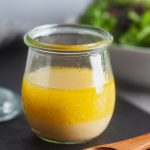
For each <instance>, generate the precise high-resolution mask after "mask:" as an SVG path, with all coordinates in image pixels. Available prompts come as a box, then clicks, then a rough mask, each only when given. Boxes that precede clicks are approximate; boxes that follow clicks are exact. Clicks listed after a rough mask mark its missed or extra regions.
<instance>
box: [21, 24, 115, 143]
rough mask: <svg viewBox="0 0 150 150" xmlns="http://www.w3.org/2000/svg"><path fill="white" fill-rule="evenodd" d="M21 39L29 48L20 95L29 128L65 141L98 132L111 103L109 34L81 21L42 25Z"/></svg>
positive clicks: (105, 122)
mask: <svg viewBox="0 0 150 150" xmlns="http://www.w3.org/2000/svg"><path fill="white" fill-rule="evenodd" d="M24 41H25V43H26V45H28V46H29V52H28V58H27V63H26V69H25V74H24V78H23V86H22V98H23V106H24V113H25V116H26V118H27V120H28V122H29V124H30V126H31V128H32V130H33V132H34V133H35V134H36V135H37V136H39V137H40V138H41V139H44V140H46V141H49V142H55V143H66V144H71V143H82V142H85V141H89V140H91V139H93V138H95V137H97V136H99V135H100V134H101V133H102V132H103V131H104V130H105V128H106V127H107V125H108V124H109V122H110V119H111V117H112V114H113V110H114V105H115V86H114V78H113V74H112V70H111V65H110V60H109V55H108V51H107V47H108V46H109V45H110V44H111V43H112V36H111V35H110V34H109V33H108V32H106V31H104V30H102V29H100V28H96V27H91V26H85V25H43V26H40V27H37V28H35V29H33V30H32V31H30V32H28V33H27V34H26V35H25V37H24Z"/></svg>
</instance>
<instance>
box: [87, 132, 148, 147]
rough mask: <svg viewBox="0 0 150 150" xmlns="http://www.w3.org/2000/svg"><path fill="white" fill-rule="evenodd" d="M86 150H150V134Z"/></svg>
mask: <svg viewBox="0 0 150 150" xmlns="http://www.w3.org/2000/svg"><path fill="white" fill-rule="evenodd" d="M84 150H150V133H147V134H144V135H141V136H138V137H134V138H131V139H127V140H124V141H120V142H115V143H110V144H104V145H100V146H95V147H91V148H87V149H84Z"/></svg>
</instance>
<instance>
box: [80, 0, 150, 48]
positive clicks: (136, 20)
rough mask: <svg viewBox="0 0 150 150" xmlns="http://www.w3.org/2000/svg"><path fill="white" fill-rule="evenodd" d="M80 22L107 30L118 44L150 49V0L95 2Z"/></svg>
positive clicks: (104, 0)
mask: <svg viewBox="0 0 150 150" xmlns="http://www.w3.org/2000/svg"><path fill="white" fill-rule="evenodd" d="M79 21H80V23H82V24H90V25H94V26H99V27H102V28H104V29H106V30H107V31H109V32H111V33H112V34H113V36H114V40H115V42H116V43H119V44H123V45H135V46H144V47H150V0H95V1H94V2H93V3H92V4H91V5H90V6H89V7H88V8H87V10H86V11H85V13H84V14H83V15H82V16H81V17H80V19H79Z"/></svg>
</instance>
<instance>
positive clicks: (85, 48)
mask: <svg viewBox="0 0 150 150" xmlns="http://www.w3.org/2000/svg"><path fill="white" fill-rule="evenodd" d="M61 27H62V28H72V29H74V28H75V29H80V30H83V29H86V30H87V31H88V30H89V31H91V32H95V34H97V35H99V36H100V37H101V38H102V39H101V40H99V41H96V42H92V43H86V44H70V45H67V44H52V43H48V44H47V43H43V42H40V41H37V40H36V39H35V38H36V37H38V36H39V37H40V36H41V34H40V33H42V32H44V31H45V32H46V30H47V31H49V35H51V34H52V33H53V32H54V31H56V30H57V28H61ZM24 42H25V44H26V45H27V46H29V47H33V48H34V49H36V50H39V51H42V52H48V53H86V52H93V51H97V50H102V49H106V48H107V47H108V46H110V45H111V43H112V42H113V36H112V35H111V34H110V33H109V32H107V31H105V30H104V29H102V28H99V27H93V26H90V25H80V24H47V25H42V26H38V27H36V28H34V29H32V30H31V31H29V32H27V33H26V34H25V35H24Z"/></svg>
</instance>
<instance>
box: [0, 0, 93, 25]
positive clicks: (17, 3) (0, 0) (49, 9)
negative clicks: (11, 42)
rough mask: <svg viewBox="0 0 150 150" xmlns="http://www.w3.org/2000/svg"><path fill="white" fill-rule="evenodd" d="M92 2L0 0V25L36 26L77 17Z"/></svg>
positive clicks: (79, 0) (86, 0)
mask: <svg viewBox="0 0 150 150" xmlns="http://www.w3.org/2000/svg"><path fill="white" fill-rule="evenodd" d="M91 1H92V0H0V24H4V22H5V23H6V22H7V24H8V23H9V24H10V25H13V24H19V26H20V24H21V26H22V27H25V26H32V25H33V26H37V25H41V24H47V23H62V22H63V21H64V20H66V19H67V18H71V17H76V16H79V15H80V14H81V13H82V12H83V11H84V10H85V8H86V7H87V5H88V4H89V2H91Z"/></svg>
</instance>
